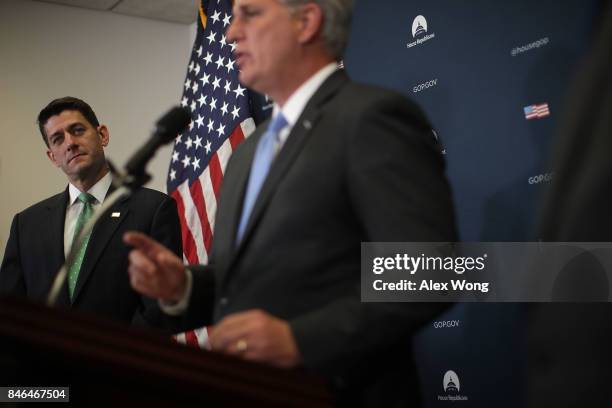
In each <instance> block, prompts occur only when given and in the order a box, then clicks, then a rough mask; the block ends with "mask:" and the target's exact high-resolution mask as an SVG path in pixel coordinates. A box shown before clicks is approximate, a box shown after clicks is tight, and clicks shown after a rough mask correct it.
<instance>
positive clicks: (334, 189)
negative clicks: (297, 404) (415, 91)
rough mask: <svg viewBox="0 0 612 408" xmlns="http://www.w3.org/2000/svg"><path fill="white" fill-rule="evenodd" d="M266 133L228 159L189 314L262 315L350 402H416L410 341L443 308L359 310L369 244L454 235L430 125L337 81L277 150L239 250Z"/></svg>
mask: <svg viewBox="0 0 612 408" xmlns="http://www.w3.org/2000/svg"><path fill="white" fill-rule="evenodd" d="M266 127H267V123H264V124H263V125H262V126H260V127H259V128H258V129H257V130H256V131H255V133H254V134H253V135H252V136H251V137H249V138H248V139H247V140H246V141H245V142H244V143H243V144H242V145H241V146H240V147H239V148H238V149H237V150H236V152H235V153H234V155H233V156H232V158H231V159H230V162H229V164H228V167H227V170H226V173H225V178H224V181H223V186H222V192H221V198H220V204H219V209H218V213H217V219H216V224H215V234H214V237H215V238H214V244H213V252H212V256H211V266H209V267H205V268H197V267H194V268H193V272H194V273H193V275H194V288H193V292H192V298H191V302H190V307H189V309H188V311H187V316H186V317H187V319H188V320H190V321H191V322H192V324H193V325H194V326H196V325H201V324H207V323H211V322H216V321H219V320H220V319H222V318H223V317H225V316H227V315H228V314H230V313H235V312H239V311H243V310H247V309H252V308H260V309H263V310H265V311H267V312H269V313H271V314H272V315H275V316H277V317H280V318H282V319H285V320H287V321H288V322H289V324H290V326H291V329H292V331H293V334H294V336H295V339H296V341H297V344H298V347H299V350H300V352H301V354H302V356H303V359H304V365H305V366H306V367H307V368H311V369H313V370H315V371H316V372H319V373H323V374H325V375H328V376H329V377H330V378H333V379H334V381H335V383H336V385H337V386H338V387H339V389H340V391H339V392H340V393H343V392H344V393H345V395H344V396H343V397H344V398H346V397H349V399H351V398H354V399H355V401H354V403H357V404H364V405H372V404H381V405H385V406H391V405H392V403H399V404H400V405H402V404H403V403H408V402H411V403H412V402H414V401H415V400H416V399H417V398H418V397H417V396H416V394H418V389H417V388H416V385H417V379H416V378H415V370H414V364H413V362H412V356H411V342H410V335H411V334H412V333H414V332H415V330H417V329H418V328H419V327H420V326H421V325H423V324H424V323H425V322H427V321H428V320H430V319H431V318H432V317H434V316H435V315H436V314H437V313H439V312H440V310H442V309H443V307H444V305H440V304H417V303H403V304H402V303H396V304H383V303H377V304H375V303H361V301H360V243H361V242H363V241H454V240H456V230H455V220H454V215H453V208H452V203H451V193H450V189H449V186H448V184H447V181H446V179H445V176H444V163H443V158H442V156H441V155H440V152H439V147H438V146H437V145H436V143H435V140H434V137H433V136H432V133H431V127H430V125H429V124H428V122H427V120H426V118H425V116H424V115H423V113H422V112H421V110H420V109H419V108H418V107H417V106H416V105H414V104H413V103H411V102H409V101H408V100H407V99H406V98H405V97H403V96H400V95H399V94H396V93H393V92H390V91H386V90H382V89H379V88H375V87H371V86H365V85H357V84H355V83H352V82H351V81H350V80H349V79H348V77H347V76H346V74H345V73H344V72H343V71H339V72H336V73H335V74H333V75H332V76H331V77H330V78H328V79H327V80H326V81H325V83H324V84H323V85H322V86H321V88H320V89H319V90H318V91H317V92H316V93H315V95H314V96H313V97H312V98H311V100H310V101H309V102H308V104H307V106H306V108H305V109H304V111H303V113H302V115H301V117H300V118H299V120H298V121H297V123H296V124H295V126H294V127H293V130H292V132H291V134H290V135H289V138H288V139H287V141H286V143H285V145H284V146H283V147H282V149H281V151H280V152H279V153H278V156H277V157H276V159H275V161H274V163H273V164H272V167H271V169H270V173H269V174H268V177H267V179H266V180H265V182H264V184H263V186H262V189H261V191H260V194H259V197H258V198H257V201H256V203H255V205H254V207H253V211H252V213H251V218H250V220H249V223H248V225H247V227H246V230H245V233H244V237H243V240H242V241H241V243H240V244H239V245H238V246H236V244H235V242H236V231H237V227H238V223H239V219H240V214H241V211H242V202H243V198H244V194H245V190H246V185H247V181H248V177H249V171H250V167H251V162H252V160H253V156H254V153H255V149H256V146H257V143H258V141H259V139H260V137H261V135H262V133H263V131H264V130H265V128H266ZM362 386H363V387H365V388H364V389H361V387H362ZM358 388H359V393H354V391H355V390H357V389H358ZM387 392H388V393H389V394H385V393H387ZM345 402H347V403H349V404H350V402H349V400H345ZM390 404H391V405H390Z"/></svg>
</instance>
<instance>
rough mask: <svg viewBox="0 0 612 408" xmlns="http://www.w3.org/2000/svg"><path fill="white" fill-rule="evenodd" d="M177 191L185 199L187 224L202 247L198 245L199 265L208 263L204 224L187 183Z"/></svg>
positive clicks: (194, 238)
mask: <svg viewBox="0 0 612 408" xmlns="http://www.w3.org/2000/svg"><path fill="white" fill-rule="evenodd" d="M177 190H178V192H179V194H180V195H181V198H182V199H183V205H184V211H185V212H184V216H185V224H186V226H187V228H188V229H189V231H190V232H191V236H192V237H193V240H194V241H195V242H196V243H200V245H196V253H197V259H198V263H207V262H208V256H207V254H206V252H205V251H206V249H205V248H204V246H203V245H202V244H203V243H204V236H203V234H202V223H201V222H200V217H199V216H198V212H197V210H196V208H195V204H194V203H193V199H192V197H191V192H190V190H189V187H187V182H185V183H182V184H181V185H179V187H178V189H177ZM189 262H190V263H192V262H191V260H189Z"/></svg>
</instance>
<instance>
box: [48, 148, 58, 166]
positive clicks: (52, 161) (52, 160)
mask: <svg viewBox="0 0 612 408" xmlns="http://www.w3.org/2000/svg"><path fill="white" fill-rule="evenodd" d="M46 153H47V157H48V158H49V160H51V163H53V164H55V167H59V166H60V165H59V163H58V162H57V161H55V156H54V155H53V152H52V151H51V149H47V152H46Z"/></svg>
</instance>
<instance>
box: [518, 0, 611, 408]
mask: <svg viewBox="0 0 612 408" xmlns="http://www.w3.org/2000/svg"><path fill="white" fill-rule="evenodd" d="M602 16H603V18H602V22H603V25H602V27H601V31H600V33H599V36H598V37H597V39H596V41H595V42H594V46H593V49H592V52H591V55H590V58H589V60H588V62H587V64H586V65H585V67H584V70H583V71H582V73H581V75H580V76H579V77H578V81H577V82H576V84H575V86H574V89H573V92H572V93H571V98H570V99H568V101H567V102H568V104H567V105H568V106H567V109H566V115H565V116H564V120H563V123H562V125H563V126H562V127H561V128H560V132H559V135H558V141H557V144H556V150H555V154H554V157H555V167H554V168H555V176H554V179H553V183H552V186H551V189H550V191H549V192H548V194H547V197H546V200H545V203H544V206H543V207H544V208H543V212H542V218H541V225H540V230H539V233H540V237H541V238H542V239H543V240H545V241H560V242H568V241H570V242H571V241H578V242H580V241H583V242H597V241H603V242H612V217H611V216H610V209H611V208H612V159H611V157H610V156H611V154H612V6H611V5H608V6H607V13H605V14H602ZM585 272H587V271H585ZM607 275H608V279H609V277H610V271H607ZM584 278H585V279H589V278H592V276H589V275H587V274H586V273H585V274H584ZM587 284H589V285H590V284H597V283H596V282H589V283H587ZM608 284H609V282H608ZM607 289H608V288H605V289H604V290H606V292H607ZM530 311H531V321H530V327H529V332H528V334H529V384H528V386H529V392H528V399H529V406H531V407H542V406H554V407H601V406H609V405H610V396H609V392H608V390H609V382H610V381H609V380H610V367H611V366H612V305H611V304H610V303H609V302H608V303H590V304H585V303H582V304H578V303H564V304H542V305H538V306H533V307H532V308H531V310H530Z"/></svg>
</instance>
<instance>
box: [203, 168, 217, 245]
mask: <svg viewBox="0 0 612 408" xmlns="http://www.w3.org/2000/svg"><path fill="white" fill-rule="evenodd" d="M199 182H200V183H201V185H202V190H203V194H204V205H205V206H206V214H207V215H208V225H209V226H210V233H211V235H212V233H213V231H214V230H215V216H214V215H215V214H216V213H217V198H216V196H215V192H214V191H213V186H212V182H211V179H210V172H209V170H208V168H206V169H204V172H203V173H202V175H201V176H200V178H199Z"/></svg>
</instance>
